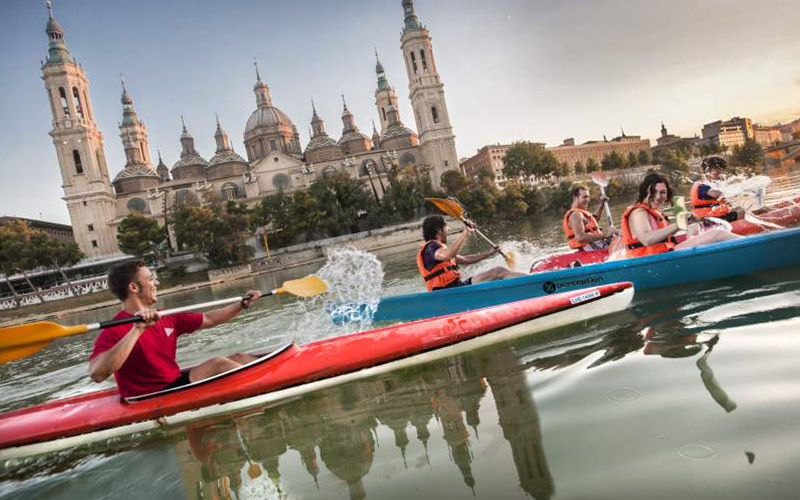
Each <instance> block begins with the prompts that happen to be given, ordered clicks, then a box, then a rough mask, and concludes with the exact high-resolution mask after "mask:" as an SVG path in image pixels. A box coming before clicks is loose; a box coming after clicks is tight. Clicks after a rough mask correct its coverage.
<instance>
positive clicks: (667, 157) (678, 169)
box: [653, 148, 690, 181]
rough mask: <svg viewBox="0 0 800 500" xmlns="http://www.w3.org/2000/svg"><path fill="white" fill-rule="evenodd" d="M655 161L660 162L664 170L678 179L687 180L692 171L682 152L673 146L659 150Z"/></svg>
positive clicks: (654, 158)
mask: <svg viewBox="0 0 800 500" xmlns="http://www.w3.org/2000/svg"><path fill="white" fill-rule="evenodd" d="M653 161H655V162H657V163H659V164H660V165H661V168H662V170H663V171H664V172H665V173H666V174H668V175H669V176H670V177H672V178H673V179H674V180H677V181H682V180H685V177H686V175H688V174H689V171H690V167H689V164H688V163H686V161H685V159H684V158H682V156H681V152H680V151H675V150H674V149H671V148H663V149H660V150H658V153H657V154H656V155H655V156H654V157H653Z"/></svg>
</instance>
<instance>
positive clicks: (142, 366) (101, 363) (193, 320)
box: [89, 261, 261, 397]
mask: <svg viewBox="0 0 800 500" xmlns="http://www.w3.org/2000/svg"><path fill="white" fill-rule="evenodd" d="M108 287H109V289H110V290H111V291H112V292H113V293H114V295H116V296H117V298H119V300H120V301H121V302H122V310H121V311H120V312H119V313H117V315H116V316H114V319H121V318H130V317H132V316H134V315H137V316H141V317H142V318H143V319H144V321H143V322H140V323H134V324H133V326H131V325H118V326H113V327H110V328H106V329H104V330H103V331H102V332H100V335H98V337H97V340H95V343H94V351H92V354H91V356H90V357H89V377H91V379H92V380H93V381H95V382H102V381H103V380H105V379H107V378H108V377H109V376H111V375H112V374H113V375H114V378H115V379H116V382H117V387H118V388H119V392H120V395H121V396H122V397H131V396H137V395H140V394H147V393H150V392H156V391H160V390H163V389H169V388H173V387H179V386H181V385H186V384H188V383H191V382H197V381H198V380H203V379H205V378H208V377H211V376H213V375H217V374H219V373H223V372H226V371H228V370H230V369H232V368H236V367H237V366H241V365H243V364H245V363H249V362H250V361H253V360H255V359H256V358H255V357H254V356H251V355H249V354H244V353H237V354H234V355H232V356H228V357H216V358H211V359H209V360H207V361H205V362H203V363H200V364H199V365H197V366H195V367H194V368H192V369H191V370H184V371H181V369H180V368H179V367H178V363H177V362H176V361H175V355H176V352H177V339H178V336H180V335H183V334H184V333H191V332H193V331H195V330H200V329H202V328H211V327H212V326H217V325H219V324H222V323H224V322H226V321H228V320H230V319H231V318H233V317H234V316H236V315H237V314H238V313H239V312H240V311H241V310H242V309H246V308H247V307H249V306H250V304H251V303H252V302H253V301H255V300H257V299H258V298H259V297H260V296H261V292H259V291H257V290H250V291H248V292H247V294H248V295H250V297H251V298H250V299H247V300H244V301H242V302H241V303H240V304H233V305H230V306H228V307H224V308H221V309H217V310H214V311H210V312H208V313H205V314H199V313H180V314H174V315H171V316H167V317H164V318H159V317H158V311H156V310H155V309H152V307H153V305H154V304H155V303H156V302H157V301H158V298H157V297H156V293H157V289H158V280H157V279H156V278H155V276H154V275H153V273H152V272H151V271H150V269H148V267H147V265H146V264H145V263H144V262H143V261H131V262H125V263H122V264H117V265H115V266H112V267H111V269H110V270H109V273H108Z"/></svg>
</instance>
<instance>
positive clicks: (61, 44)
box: [45, 1, 73, 63]
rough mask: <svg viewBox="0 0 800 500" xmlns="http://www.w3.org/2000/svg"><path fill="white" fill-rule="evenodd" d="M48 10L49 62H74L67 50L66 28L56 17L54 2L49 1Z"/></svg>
mask: <svg viewBox="0 0 800 500" xmlns="http://www.w3.org/2000/svg"><path fill="white" fill-rule="evenodd" d="M46 5H47V11H48V13H49V17H48V19H47V28H46V29H45V32H46V33H47V38H48V39H49V41H50V48H49V49H48V54H47V62H48V63H61V62H73V60H72V58H71V57H70V55H69V51H68V50H67V44H66V42H65V41H64V28H62V27H61V24H59V22H58V21H56V17H55V15H54V14H53V2H50V1H48V2H47V4H46Z"/></svg>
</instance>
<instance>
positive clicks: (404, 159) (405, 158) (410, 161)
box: [400, 153, 417, 167]
mask: <svg viewBox="0 0 800 500" xmlns="http://www.w3.org/2000/svg"><path fill="white" fill-rule="evenodd" d="M416 163H417V159H416V158H414V155H412V154H411V153H403V155H402V156H400V166H402V167H405V166H407V165H414V164H416Z"/></svg>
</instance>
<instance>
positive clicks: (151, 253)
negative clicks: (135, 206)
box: [117, 213, 167, 260]
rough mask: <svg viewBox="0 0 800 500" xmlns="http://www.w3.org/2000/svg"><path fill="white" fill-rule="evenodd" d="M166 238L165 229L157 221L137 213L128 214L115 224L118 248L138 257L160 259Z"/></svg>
mask: <svg viewBox="0 0 800 500" xmlns="http://www.w3.org/2000/svg"><path fill="white" fill-rule="evenodd" d="M166 239H167V231H166V229H165V228H163V227H159V225H158V221H156V220H155V219H152V218H150V217H147V216H146V215H142V214H139V213H131V214H129V215H128V216H127V217H125V218H124V219H122V221H121V222H120V223H119V226H117V244H118V245H119V249H120V250H122V251H123V252H125V253H126V254H128V255H133V256H134V257H138V258H140V259H144V258H146V257H152V258H154V259H156V260H161V258H163V255H161V254H162V253H163V249H164V244H165V242H166Z"/></svg>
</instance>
